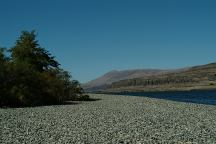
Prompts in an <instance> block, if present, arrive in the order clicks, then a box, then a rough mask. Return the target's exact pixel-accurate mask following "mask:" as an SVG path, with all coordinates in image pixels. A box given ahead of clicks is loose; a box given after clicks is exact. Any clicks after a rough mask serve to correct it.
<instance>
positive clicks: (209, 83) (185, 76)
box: [105, 63, 216, 92]
mask: <svg viewBox="0 0 216 144" xmlns="http://www.w3.org/2000/svg"><path fill="white" fill-rule="evenodd" d="M215 88H216V63H211V64H207V65H201V66H195V67H191V68H187V69H184V70H182V71H174V72H169V73H162V74H159V75H152V76H146V77H139V78H132V79H127V80H120V81H117V82H114V83H112V84H111V85H109V86H108V87H107V88H106V89H105V91H106V92H123V91H129V92H137V91H167V90H192V89H215Z"/></svg>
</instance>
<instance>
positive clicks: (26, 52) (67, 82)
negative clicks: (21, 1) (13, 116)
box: [0, 31, 89, 107]
mask: <svg viewBox="0 0 216 144" xmlns="http://www.w3.org/2000/svg"><path fill="white" fill-rule="evenodd" d="M6 52H7V53H8V54H6ZM88 99H89V97H88V96H87V95H84V94H83V89H82V88H81V86H80V83H79V82H78V81H76V80H71V75H70V73H69V72H67V71H65V70H63V69H62V68H60V64H59V63H58V62H57V61H56V60H55V57H53V56H52V55H51V54H50V53H49V52H48V51H47V50H45V49H44V48H42V47H41V46H40V45H39V44H38V41H37V40H36V34H35V31H31V32H28V31H23V32H22V33H21V35H20V37H19V38H18V40H17V41H16V42H15V46H13V47H12V48H10V49H5V48H0V106H1V107H2V106H9V107H17V106H37V105H47V104H58V103H62V102H64V101H69V100H88Z"/></svg>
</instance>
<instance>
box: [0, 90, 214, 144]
mask: <svg viewBox="0 0 216 144" xmlns="http://www.w3.org/2000/svg"><path fill="white" fill-rule="evenodd" d="M90 96H91V97H92V98H97V99H100V100H97V101H89V102H78V103H77V104H70V105H56V106H41V107H31V108H7V109H3V108H1V109H0V143H3V144H6V143H8V144H12V143H16V144H18V143H26V144H30V143H35V144H39V143H46V144H48V143H59V144H62V143H65V144H67V143H69V144H70V143H71V144H73V143H78V144H82V143H83V144H88V143H91V144H97V143H102V144H103V143H105V144H106V143H107V144H108V143H109V144H118V143H123V144H126V143H129V144H130V143H132V144H142V143H144V144H145V143H146V144H151V143H153V144H154V143H159V144H160V143H162V144H167V143H172V144H174V143H179V144H183V143H188V144H191V143H194V144H195V143H198V144H206V143H209V144H214V143H216V106H212V105H202V104H192V103H182V102H174V101H168V100H160V99H152V98H146V97H133V96H114V95H103V94H94V95H90Z"/></svg>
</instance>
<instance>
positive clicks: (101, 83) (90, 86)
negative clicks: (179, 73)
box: [82, 69, 171, 92]
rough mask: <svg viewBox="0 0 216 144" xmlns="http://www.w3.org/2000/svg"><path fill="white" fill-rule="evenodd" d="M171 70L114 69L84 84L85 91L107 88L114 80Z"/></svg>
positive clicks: (146, 75) (152, 74) (153, 74)
mask: <svg viewBox="0 0 216 144" xmlns="http://www.w3.org/2000/svg"><path fill="white" fill-rule="evenodd" d="M170 71H171V70H159V69H136V70H123V71H117V70H113V71H110V72H108V73H106V74H104V75H103V76H101V77H99V78H97V79H95V80H92V81H90V82H88V83H86V84H83V85H82V87H83V88H84V89H85V91H88V92H89V91H90V92H91V91H98V90H103V89H106V88H107V87H109V85H111V84H112V83H113V82H117V81H120V80H126V79H133V78H139V77H148V76H155V75H159V74H163V73H167V72H170Z"/></svg>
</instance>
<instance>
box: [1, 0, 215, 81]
mask: <svg viewBox="0 0 216 144" xmlns="http://www.w3.org/2000/svg"><path fill="white" fill-rule="evenodd" d="M32 29H35V30H36V31H37V33H38V40H39V43H40V44H41V46H42V47H45V48H46V49H48V50H49V51H50V52H51V53H52V54H53V55H54V56H56V58H57V60H58V61H59V62H60V63H61V64H62V67H63V68H64V69H66V70H68V71H70V72H71V73H72V75H73V76H74V78H75V79H78V80H79V81H81V82H86V81H88V80H91V79H94V78H96V77H98V76H100V75H102V74H104V73H105V72H108V71H110V70H114V69H117V70H123V69H137V68H164V69H167V68H180V67H185V66H192V65H199V64H206V63H209V62H215V61H216V1H215V0H1V1H0V46H2V47H7V48H9V47H11V46H13V44H14V41H15V40H16V39H17V37H18V36H19V34H20V31H22V30H32Z"/></svg>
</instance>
